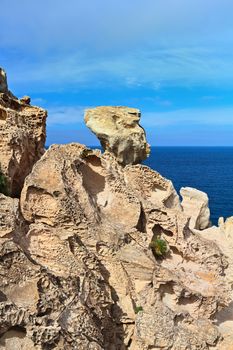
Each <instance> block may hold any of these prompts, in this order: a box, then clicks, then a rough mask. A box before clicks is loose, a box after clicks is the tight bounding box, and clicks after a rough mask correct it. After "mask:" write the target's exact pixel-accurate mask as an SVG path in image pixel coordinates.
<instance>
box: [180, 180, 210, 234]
mask: <svg viewBox="0 0 233 350" xmlns="http://www.w3.org/2000/svg"><path fill="white" fill-rule="evenodd" d="M180 194H181V196H182V198H183V200H182V203H181V205H182V208H183V210H184V212H185V214H186V215H187V216H189V217H190V221H189V227H190V228H194V229H197V230H203V229H205V228H207V227H209V226H210V225H211V223H210V210H209V206H208V205H209V199H208V196H207V194H206V193H204V192H202V191H199V190H196V189H195V188H191V187H182V188H181V190H180Z"/></svg>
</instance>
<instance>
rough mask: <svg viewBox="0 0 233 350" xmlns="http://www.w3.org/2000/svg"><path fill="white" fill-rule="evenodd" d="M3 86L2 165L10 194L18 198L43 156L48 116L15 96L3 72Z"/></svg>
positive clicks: (0, 93) (0, 100) (0, 101)
mask: <svg viewBox="0 0 233 350" xmlns="http://www.w3.org/2000/svg"><path fill="white" fill-rule="evenodd" d="M4 79H5V80H4ZM0 86H1V87H0V166H1V171H2V172H3V174H4V176H6V179H7V192H8V194H9V195H12V196H13V197H15V196H16V197H18V196H19V194H20V191H21V189H22V187H23V182H24V179H25V177H26V176H27V175H28V174H29V173H30V171H31V169H32V166H33V165H34V163H35V162H36V161H37V160H38V159H39V158H40V157H41V156H42V154H43V153H44V145H45V137H46V135H45V134H46V132H45V124H46V116H47V113H46V111H45V110H43V109H41V108H38V107H33V106H30V105H29V104H28V100H27V101H25V100H18V99H17V98H16V97H14V96H13V95H12V94H11V93H10V92H9V91H8V89H7V82H6V76H5V75H4V72H3V71H2V70H1V85H0Z"/></svg>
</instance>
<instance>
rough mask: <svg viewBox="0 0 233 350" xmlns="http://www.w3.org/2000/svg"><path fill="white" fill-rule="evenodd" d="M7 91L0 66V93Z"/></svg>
mask: <svg viewBox="0 0 233 350" xmlns="http://www.w3.org/2000/svg"><path fill="white" fill-rule="evenodd" d="M7 91H8V87H7V78H6V73H5V71H4V70H3V69H2V68H1V67H0V93H6V92H7Z"/></svg>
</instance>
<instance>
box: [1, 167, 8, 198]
mask: <svg viewBox="0 0 233 350" xmlns="http://www.w3.org/2000/svg"><path fill="white" fill-rule="evenodd" d="M0 193H3V194H5V195H7V194H8V189H7V179H6V177H5V175H4V174H3V173H2V170H1V167H0Z"/></svg>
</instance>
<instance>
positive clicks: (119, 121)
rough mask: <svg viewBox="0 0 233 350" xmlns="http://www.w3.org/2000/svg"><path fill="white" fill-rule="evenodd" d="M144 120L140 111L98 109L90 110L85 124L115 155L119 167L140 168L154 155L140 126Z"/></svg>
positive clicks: (114, 108)
mask: <svg viewBox="0 0 233 350" xmlns="http://www.w3.org/2000/svg"><path fill="white" fill-rule="evenodd" d="M140 117H141V113H140V111H139V110H138V109H136V108H128V107H96V108H92V109H88V110H86V114H85V123H86V125H87V127H88V128H89V129H91V131H92V132H93V133H94V134H95V135H96V136H97V137H98V139H99V140H100V143H101V145H102V147H103V149H104V150H106V151H108V152H110V153H112V154H114V155H115V157H116V158H117V160H118V162H119V163H121V164H123V165H126V164H137V163H140V162H141V161H143V160H144V159H146V158H147V157H148V156H149V153H150V148H149V145H148V144H147V142H146V135H145V131H144V129H143V128H142V127H141V126H140V125H139V120H140Z"/></svg>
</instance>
